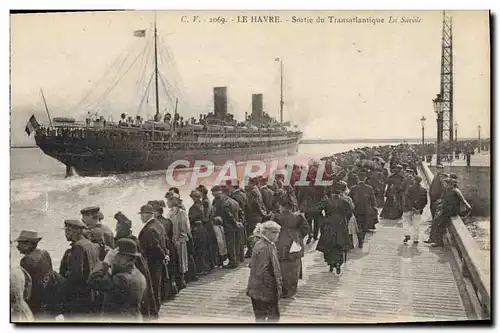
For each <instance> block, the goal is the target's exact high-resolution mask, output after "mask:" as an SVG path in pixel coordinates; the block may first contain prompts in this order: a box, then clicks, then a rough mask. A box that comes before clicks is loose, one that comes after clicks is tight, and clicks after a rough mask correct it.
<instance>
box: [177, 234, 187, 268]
mask: <svg viewBox="0 0 500 333" xmlns="http://www.w3.org/2000/svg"><path fill="white" fill-rule="evenodd" d="M175 249H176V251H177V256H178V257H177V260H178V265H179V273H180V274H185V273H186V272H187V271H188V269H189V265H188V250H187V240H185V239H178V240H176V241H175Z"/></svg>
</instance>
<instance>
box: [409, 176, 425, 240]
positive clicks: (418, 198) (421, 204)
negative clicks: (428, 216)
mask: <svg viewBox="0 0 500 333" xmlns="http://www.w3.org/2000/svg"><path fill="white" fill-rule="evenodd" d="M421 182H422V177H420V176H415V177H413V185H411V186H410V187H409V188H408V190H407V191H406V192H405V204H404V212H403V227H404V230H405V239H404V240H403V242H404V243H406V242H408V241H409V240H410V239H411V238H413V243H414V244H418V236H419V224H420V218H421V216H422V212H423V210H424V208H425V206H426V205H427V190H426V189H425V188H423V187H422V185H421V184H420V183H421Z"/></svg>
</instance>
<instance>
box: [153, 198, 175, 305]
mask: <svg viewBox="0 0 500 333" xmlns="http://www.w3.org/2000/svg"><path fill="white" fill-rule="evenodd" d="M148 205H151V207H153V209H154V218H155V219H156V220H158V222H160V224H161V225H162V226H163V228H164V229H165V235H166V238H165V245H166V246H167V249H168V252H169V257H170V260H169V261H168V264H167V271H162V272H163V273H164V274H165V273H168V274H165V275H164V276H163V281H164V286H165V288H163V289H162V292H163V293H162V301H170V300H172V299H174V297H175V295H176V294H177V293H178V290H177V287H176V286H175V283H174V281H173V277H174V275H175V267H174V265H173V262H174V261H175V260H176V258H177V257H176V252H175V246H174V242H173V240H172V233H173V232H172V229H173V226H172V221H170V220H169V219H167V218H165V217H164V216H163V208H165V207H166V205H165V201H163V200H153V201H148Z"/></svg>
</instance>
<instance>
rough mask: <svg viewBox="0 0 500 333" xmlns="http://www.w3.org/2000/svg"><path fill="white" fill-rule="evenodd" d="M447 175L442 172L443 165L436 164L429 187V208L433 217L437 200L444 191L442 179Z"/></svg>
mask: <svg viewBox="0 0 500 333" xmlns="http://www.w3.org/2000/svg"><path fill="white" fill-rule="evenodd" d="M447 177H448V175H447V174H445V173H444V167H443V165H441V164H439V165H437V166H436V175H435V176H434V179H432V182H431V186H430V187H429V199H430V208H431V215H432V218H433V219H434V218H435V217H436V209H437V201H438V200H439V199H440V198H441V197H442V196H443V194H444V192H445V184H444V179H446V178H447Z"/></svg>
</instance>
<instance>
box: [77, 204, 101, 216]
mask: <svg viewBox="0 0 500 333" xmlns="http://www.w3.org/2000/svg"><path fill="white" fill-rule="evenodd" d="M99 210H100V208H99V207H97V206H92V207H85V208H83V209H82V210H81V211H80V213H81V214H82V215H83V214H92V213H97V212H98V211H99Z"/></svg>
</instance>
